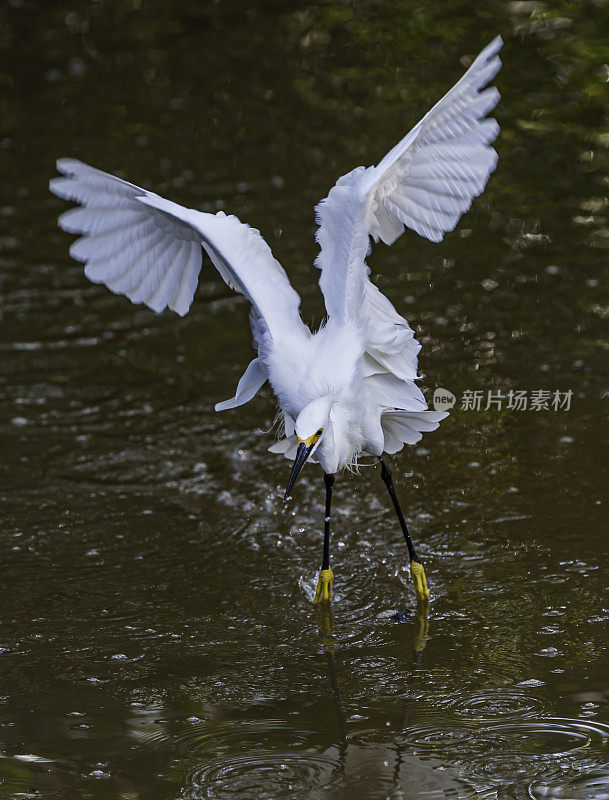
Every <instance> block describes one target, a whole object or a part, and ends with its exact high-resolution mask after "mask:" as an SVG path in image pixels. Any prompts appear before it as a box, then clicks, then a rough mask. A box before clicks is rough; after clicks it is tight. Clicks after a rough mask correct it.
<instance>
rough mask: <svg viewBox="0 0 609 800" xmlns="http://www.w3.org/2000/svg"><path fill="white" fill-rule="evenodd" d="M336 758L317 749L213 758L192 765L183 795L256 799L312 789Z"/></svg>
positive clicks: (332, 767)
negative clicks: (196, 766)
mask: <svg viewBox="0 0 609 800" xmlns="http://www.w3.org/2000/svg"><path fill="white" fill-rule="evenodd" d="M340 769H341V764H340V761H339V760H338V759H337V758H333V757H332V756H330V755H320V754H318V753H308V752H304V753H297V754H295V753H293V752H292V753H289V752H261V753H256V754H247V755H243V756H229V757H226V758H215V759H213V760H211V761H209V762H208V763H207V764H205V765H204V766H201V767H198V768H196V769H194V770H193V771H192V772H191V773H190V775H189V776H188V779H187V780H188V784H189V788H187V789H185V792H184V794H183V797H187V798H197V799H198V800H199V799H201V800H202V798H207V799H208V800H230V799H232V798H238V800H249V799H250V798H251V800H258V798H260V797H272V798H280V797H295V796H297V793H298V792H299V791H302V790H305V789H306V790H307V791H308V792H309V793H311V792H314V791H315V790H316V789H317V788H319V786H320V785H321V783H322V782H325V781H326V780H327V778H328V777H329V775H330V774H331V773H332V772H334V771H340Z"/></svg>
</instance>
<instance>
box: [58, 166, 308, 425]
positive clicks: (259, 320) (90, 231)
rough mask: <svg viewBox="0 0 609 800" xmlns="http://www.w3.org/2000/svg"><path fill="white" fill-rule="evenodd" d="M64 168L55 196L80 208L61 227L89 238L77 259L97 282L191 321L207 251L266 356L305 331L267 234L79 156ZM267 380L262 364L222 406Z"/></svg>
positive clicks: (75, 251) (78, 245)
mask: <svg viewBox="0 0 609 800" xmlns="http://www.w3.org/2000/svg"><path fill="white" fill-rule="evenodd" d="M57 169H58V170H59V172H61V173H63V175H64V176H65V177H61V178H54V179H53V180H51V182H50V188H51V191H52V192H54V193H55V194H56V195H58V196H59V197H62V198H63V199H65V200H73V201H75V202H77V203H79V204H80V208H76V209H72V210H70V211H67V212H66V213H65V214H62V216H61V217H60V218H59V225H60V227H61V228H63V230H65V231H68V232H70V233H79V234H84V235H83V236H82V237H81V238H80V239H78V240H77V241H75V242H74V243H73V244H72V246H71V248H70V254H71V255H72V257H73V258H75V259H77V260H78V261H83V262H85V264H86V266H85V275H86V276H87V277H88V278H89V279H90V280H91V281H93V282H94V283H103V284H105V285H106V286H107V287H108V288H109V289H110V290H111V291H113V292H115V293H116V294H124V295H126V296H127V297H128V298H129V299H130V300H131V301H132V302H133V303H145V304H146V305H147V306H149V307H150V308H152V309H153V310H154V311H156V312H161V311H163V309H165V308H170V309H171V310H173V311H176V312H177V313H178V314H180V315H181V316H183V315H184V314H186V312H187V311H188V309H189V308H190V305H191V303H192V300H193V297H194V293H195V289H196V287H197V281H198V277H199V272H200V271H201V264H202V250H205V252H206V253H207V255H208V256H209V258H210V259H211V261H212V263H213V264H214V266H215V267H216V269H217V270H218V272H219V273H220V275H221V276H222V278H223V279H224V281H225V282H226V283H227V284H228V286H230V287H231V288H232V289H234V290H235V291H237V292H239V293H240V294H243V295H244V296H245V297H246V298H247V299H248V300H249V301H250V303H251V304H252V314H251V320H252V330H253V334H254V341H255V344H256V346H257V347H258V351H259V352H260V348H261V347H262V346H263V345H264V341H265V339H266V337H268V336H270V337H271V338H278V337H281V336H285V333H286V331H291V330H293V329H294V328H295V327H300V326H302V327H304V323H302V321H301V319H300V315H299V312H298V309H299V306H300V297H299V296H298V294H297V293H296V292H295V290H294V289H293V288H292V286H291V284H290V281H289V280H288V276H287V275H286V273H285V271H284V269H283V267H282V266H281V265H280V264H279V262H278V261H277V260H276V259H275V258H274V257H273V254H272V252H271V249H270V247H269V246H268V245H267V243H266V242H265V241H264V239H263V238H262V236H261V235H260V233H259V232H258V231H257V230H255V229H253V228H250V227H249V225H245V224H243V223H241V222H240V221H239V220H238V219H237V217H234V216H226V215H225V214H224V213H223V212H219V213H218V214H206V213H203V212H201V211H195V210H194V209H188V208H184V207H182V206H180V205H178V204H177V203H172V202H170V201H169V200H165V199H164V198H162V197H159V195H156V194H153V193H152V192H148V191H146V190H145V189H140V188H139V187H138V186H135V185H134V184H132V183H127V181H123V180H121V179H120V178H116V177H114V176H113V175H109V174H108V173H106V172H101V171H100V170H97V169H94V168H93V167H90V166H88V165H87V164H83V163H82V162H80V161H75V160H73V159H60V160H59V161H58V162H57ZM265 380H266V372H265V370H264V369H263V368H262V365H261V363H260V362H259V360H258V359H254V361H253V362H252V364H250V366H249V367H248V370H247V371H246V374H245V375H244V376H243V378H242V380H241V382H240V385H239V387H238V391H237V395H236V396H235V398H233V400H231V401H226V403H221V404H219V406H220V407H221V408H232V407H234V406H235V405H241V404H242V403H244V402H247V401H248V400H250V399H251V398H252V397H253V396H254V394H255V393H256V392H257V391H258V389H259V388H260V386H262V384H263V383H264V381H265ZM218 410H220V409H218Z"/></svg>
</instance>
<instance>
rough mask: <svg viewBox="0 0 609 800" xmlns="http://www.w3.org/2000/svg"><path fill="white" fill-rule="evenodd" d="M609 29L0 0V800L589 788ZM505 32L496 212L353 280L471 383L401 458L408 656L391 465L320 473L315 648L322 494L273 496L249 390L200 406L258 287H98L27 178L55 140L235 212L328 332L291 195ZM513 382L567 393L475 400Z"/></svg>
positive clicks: (479, 210) (498, 17) (340, 164)
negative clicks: (172, 307)
mask: <svg viewBox="0 0 609 800" xmlns="http://www.w3.org/2000/svg"><path fill="white" fill-rule="evenodd" d="M608 31H609V5H608V4H607V3H606V2H601V0H597V2H554V3H551V2H548V3H542V2H529V1H526V2H511V3H504V2H481V3H472V2H467V3H466V2H457V1H455V0H448V1H444V2H441V3H420V2H403V1H402V0H397V1H394V2H391V3H389V2H368V3H364V2H353V3H346V2H328V3H318V4H304V3H289V2H270V1H269V2H260V3H256V4H254V3H248V2H242V1H241V0H235V1H234V2H214V3H208V2H198V1H195V0H179V1H175V0H174V1H173V2H172V1H171V0H131V2H126V1H125V2H119V1H118V0H117V1H116V2H108V1H105V2H102V1H98V2H82V1H81V2H60V1H59V0H56V1H55V2H51V0H47V2H34V0H19V1H18V0H12V2H9V3H4V4H3V5H2V8H1V9H0V51H1V57H2V62H1V65H0V170H1V171H2V181H1V182H0V193H1V197H0V437H1V438H0V443H1V444H0V447H1V457H0V499H1V501H2V509H3V513H2V519H1V522H0V531H1V537H2V553H3V555H2V562H1V563H2V595H1V597H2V599H1V602H0V647H1V649H2V656H1V662H0V663H1V665H2V671H3V674H2V681H1V684H0V695H1V696H0V726H1V734H0V750H1V755H2V758H1V759H0V780H1V781H2V782H1V784H0V796H1V797H3V798H30V797H44V798H96V799H97V798H100V799H101V798H117V797H118V798H122V799H123V800H136V798H142V800H143V799H144V798H155V800H162V799H163V798H213V799H214V800H225V799H226V798H238V800H248V798H311V799H312V798H336V799H339V798H341V799H342V798H345V800H346V799H347V798H352V797H354V796H357V797H360V798H362V800H364V798H366V800H367V799H368V798H371V799H372V798H392V799H393V798H395V799H396V800H397V798H405V799H406V800H413V799H414V798H432V797H433V798H435V797H454V798H470V797H479V798H505V799H509V800H520V799H521V798H534V800H535V799H538V798H539V799H540V798H563V799H565V798H566V799H568V800H601V798H608V797H609V764H608V754H609V750H608V747H607V742H608V739H609V681H608V679H607V674H608V667H609V657H608V654H607V621H608V620H609V600H608V599H607V583H608V577H607V557H608V555H609V544H608V539H607V527H608V523H609V510H608V497H607V483H608V468H607V452H608V448H607V445H608V438H609V396H607V392H609V367H608V356H609V336H608V332H609V274H608V269H607V254H608V248H609V226H608V222H607V220H608V216H609V198H608V195H609V189H608V184H609V151H608V147H609V132H608V131H609V128H608V125H607V122H608V110H609V92H608V80H609V38H608ZM497 33H501V34H502V36H503V37H504V39H505V47H504V50H503V54H502V55H503V60H504V68H503V70H502V72H501V73H500V75H499V77H498V79H497V85H498V87H499V89H500V91H501V94H502V100H501V103H500V105H499V107H498V109H497V118H498V120H499V122H500V124H501V131H502V132H501V136H500V138H499V140H498V143H497V149H498V152H499V155H500V161H499V166H498V169H497V172H496V173H495V175H494V176H493V177H492V179H491V181H490V184H489V186H488V188H487V190H486V192H485V194H484V196H483V197H482V198H480V199H479V200H477V201H476V203H475V204H474V208H473V209H472V211H471V212H470V213H469V214H468V215H467V216H466V217H465V218H464V219H463V220H462V222H461V224H460V226H459V228H458V229H457V231H456V232H455V233H453V234H451V235H449V236H447V238H446V240H445V242H444V243H443V244H441V245H439V246H438V245H431V244H429V243H428V242H425V241H423V240H421V239H419V238H418V237H417V236H416V235H415V234H412V233H407V234H406V235H405V236H404V237H403V238H402V239H400V240H399V242H397V243H396V244H395V245H394V246H393V247H392V248H386V247H384V246H382V245H379V246H378V247H377V248H376V249H375V251H374V253H373V255H372V257H371V259H370V263H371V266H372V269H373V272H374V274H375V276H376V279H377V281H378V283H379V285H380V286H381V288H382V289H383V290H384V291H385V292H386V293H387V294H388V296H389V297H390V298H391V300H392V301H393V302H394V303H395V304H396V306H397V307H398V308H399V309H401V310H402V311H403V312H404V313H405V314H406V316H407V317H408V318H409V320H410V321H411V323H412V325H413V326H414V327H416V330H417V334H418V337H419V339H420V341H421V342H422V344H423V350H422V352H421V369H422V372H424V373H425V375H426V378H425V381H424V386H425V388H426V391H427V393H428V396H429V397H430V396H431V393H432V392H433V390H434V388H435V387H437V386H443V387H445V388H447V389H449V390H451V391H452V392H454V393H455V394H456V395H457V397H458V398H459V401H458V402H457V406H456V408H455V409H454V411H453V413H452V414H451V417H450V418H449V419H448V420H447V421H446V422H444V423H443V424H442V426H441V428H440V429H439V430H438V431H437V432H435V433H432V434H429V435H427V436H426V437H425V439H424V440H423V441H422V442H421V445H420V446H419V447H416V448H407V449H406V450H405V451H404V452H403V453H402V454H400V455H399V456H396V457H395V458H394V459H392V465H393V468H394V474H395V476H396V479H397V484H398V490H399V493H400V496H401V498H402V500H403V504H404V506H405V509H406V513H407V518H408V520H409V522H410V524H411V527H412V530H413V533H414V535H415V541H416V542H417V543H418V544H419V546H420V550H421V553H422V555H423V556H424V559H425V561H426V564H427V572H428V578H429V582H430V585H431V591H432V600H431V607H430V614H429V628H428V631H427V645H426V647H425V649H424V650H423V652H422V653H419V655H418V656H415V655H414V650H415V647H416V648H417V649H420V647H421V646H422V644H423V642H424V640H425V621H424V620H423V619H422V618H421V617H420V616H419V617H417V616H416V614H414V597H413V593H412V588H411V586H410V584H409V582H408V579H407V577H406V571H405V570H404V566H405V563H406V559H405V556H406V554H405V548H404V546H403V542H402V541H401V539H400V536H399V535H398V529H397V526H396V522H395V519H394V517H393V514H392V512H391V509H390V504H389V502H388V498H387V497H386V496H385V492H384V487H383V485H382V482H381V481H380V476H379V474H378V470H376V469H373V468H364V469H362V471H361V474H359V475H353V476H350V475H343V476H341V477H340V478H339V480H338V481H337V485H336V492H335V498H336V503H335V507H336V512H335V516H336V524H335V534H334V539H333V549H332V552H333V566H334V571H335V576H336V582H335V594H336V597H335V602H334V606H333V608H334V632H333V635H330V633H329V631H328V627H327V621H323V620H322V624H321V627H320V622H319V620H318V618H317V616H316V614H315V612H314V610H313V607H312V605H311V602H310V600H311V592H312V588H313V587H314V583H315V579H316V573H317V569H318V567H319V561H320V556H321V553H320V547H321V534H320V531H321V523H322V517H323V507H322V506H323V489H322V486H323V484H322V481H321V474H319V473H318V472H316V470H315V469H314V468H312V467H311V468H307V469H306V470H305V474H304V476H303V478H302V480H301V481H300V484H299V487H298V490H297V491H295V497H294V501H293V503H292V505H291V507H290V508H289V509H288V510H286V511H282V510H281V508H280V504H279V502H278V501H277V489H278V487H280V486H281V485H283V484H284V483H285V480H286V477H287V470H288V464H287V462H286V461H285V460H283V459H282V457H280V456H274V455H271V454H269V453H267V452H266V448H267V447H268V446H269V445H270V444H271V443H272V442H273V439H274V433H272V432H269V429H270V427H271V425H272V422H273V418H274V414H275V408H274V404H273V400H272V397H271V396H270V393H269V392H268V391H267V390H264V391H263V392H262V393H261V394H260V396H259V397H258V398H256V399H255V400H254V401H253V402H252V403H250V404H249V405H247V406H245V407H243V408H242V409H239V410H238V411H236V412H227V413H224V414H221V415H220V414H215V413H214V411H213V404H214V402H216V401H218V400H222V399H225V398H226V397H229V396H231V395H232V393H233V390H234V386H235V383H236V380H237V379H238V377H239V376H240V374H241V371H242V369H243V367H244V365H245V364H246V363H247V362H248V361H249V360H250V358H251V352H252V351H251V344H250V335H249V331H248V327H247V307H246V305H245V303H244V302H243V301H242V300H241V299H239V298H237V297H235V296H234V295H232V294H231V292H230V291H229V290H228V289H227V288H226V287H225V286H224V284H223V283H222V282H221V281H220V280H219V279H218V278H217V276H216V275H215V273H214V271H213V270H212V269H211V267H210V268H205V269H204V271H203V273H202V277H201V283H200V287H199V290H198V293H197V295H196V298H195V303H194V305H193V307H192V309H191V311H190V313H189V315H188V316H187V317H185V318H184V319H179V318H177V317H176V316H174V315H171V314H164V315H161V316H155V315H154V314H153V313H152V312H151V311H148V310H146V309H143V308H142V307H135V306H132V305H131V304H130V303H129V302H128V301H127V300H125V299H124V298H117V297H115V296H113V295H112V294H110V293H109V292H108V291H107V290H105V289H104V288H102V287H97V286H93V285H92V284H89V283H88V282H87V281H86V279H85V278H84V276H83V273H82V268H81V267H80V266H79V265H77V264H75V262H72V261H70V259H69V256H68V253H67V250H68V246H69V242H70V237H68V236H66V235H65V234H63V233H61V232H60V231H59V230H58V229H57V227H56V217H57V215H58V214H59V213H60V212H61V211H63V210H65V208H66V205H65V204H64V203H62V202H60V201H59V200H57V199H56V198H54V197H52V196H51V195H50V194H49V192H48V189H47V182H48V179H49V177H51V176H52V175H53V173H54V160H55V158H56V157H58V156H73V157H77V158H81V159H83V160H86V161H89V162H91V163H92V164H94V165H96V166H98V167H100V168H102V169H106V170H109V171H111V172H115V173H120V174H122V175H125V176H126V177H128V178H129V179H130V180H132V181H134V182H136V183H139V184H143V185H145V186H148V187H149V188H151V189H153V190H154V191H157V192H160V193H162V194H166V195H167V196H169V197H170V198H172V199H174V200H177V201H178V202H181V203H184V204H187V205H191V206H195V207H197V208H201V209H205V210H216V209H220V208H226V209H227V210H230V211H232V212H234V213H237V214H238V215H239V216H240V217H242V218H243V219H246V220H248V221H249V222H251V223H252V224H253V225H255V226H256V227H259V228H260V229H261V231H262V233H263V235H264V236H265V237H266V238H267V240H268V241H269V243H270V244H271V246H272V247H273V250H274V252H275V254H276V256H277V257H278V258H279V259H280V261H281V262H282V263H283V264H284V265H285V266H286V268H287V270H288V272H289V274H290V276H291V277H292V279H293V281H294V284H295V285H296V287H297V289H298V290H299V291H300V292H301V293H302V296H303V310H304V316H305V318H306V319H307V320H309V321H311V322H319V321H320V320H321V319H322V315H323V307H322V304H321V300H320V295H319V292H318V289H317V286H316V280H317V277H318V276H317V274H316V272H315V271H314V270H313V269H312V262H313V259H314V257H315V254H316V247H315V245H314V239H313V235H314V218H313V212H312V208H313V205H314V204H315V203H316V202H317V201H318V200H319V199H320V198H321V197H323V196H324V195H325V194H326V193H327V191H328V189H329V187H330V186H331V185H332V184H333V183H334V181H335V180H336V178H337V177H338V176H339V175H341V174H343V173H344V172H347V171H348V170H350V169H351V168H352V167H354V166H356V165H358V164H370V163H375V162H377V161H378V160H379V159H380V158H381V157H382V155H383V154H384V153H385V152H386V151H387V150H388V149H389V147H390V146H392V145H393V144H394V143H395V142H396V141H397V140H398V139H399V138H401V136H402V135H403V134H404V132H405V131H406V130H408V128H409V127H410V126H411V125H412V124H414V123H415V122H416V121H417V119H418V118H419V117H420V116H421V115H422V113H423V112H424V111H426V110H427V108H428V107H429V106H430V105H431V104H432V103H433V102H435V100H437V99H438V98H439V97H440V96H441V95H442V94H443V93H444V92H445V91H446V90H447V89H448V88H449V87H450V86H451V85H452V83H453V82H454V81H455V80H456V79H457V78H458V77H459V76H460V74H461V72H462V71H463V69H464V68H465V66H467V64H468V63H470V61H471V58H472V57H473V56H474V55H475V54H476V53H477V52H478V51H479V49H481V47H482V46H483V45H485V44H486V43H487V42H488V41H490V39H491V38H492V37H494V36H495V35H496V34H497ZM510 389H513V390H522V391H526V392H528V393H529V394H530V393H531V392H533V391H534V390H537V389H545V390H552V391H555V390H560V391H561V392H567V391H569V390H572V391H573V397H572V402H571V408H570V410H568V411H565V410H562V411H552V410H548V411H539V412H534V411H518V412H517V411H506V410H505V408H503V409H502V410H501V411H498V410H497V409H496V408H494V407H493V408H491V409H489V410H488V411H484V410H480V411H464V410H461V408H460V398H461V397H462V395H463V392H465V391H466V390H481V391H482V392H483V393H484V397H485V398H486V395H487V392H488V391H489V390H490V391H493V392H498V391H501V392H504V393H507V392H509V390H510ZM484 405H485V404H484ZM400 609H402V610H403V609H406V612H405V613H403V614H402V619H404V622H402V623H401V624H400V623H396V622H395V621H393V620H392V619H391V615H392V614H393V613H394V612H396V611H397V610H400ZM410 614H413V616H412V617H410Z"/></svg>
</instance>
